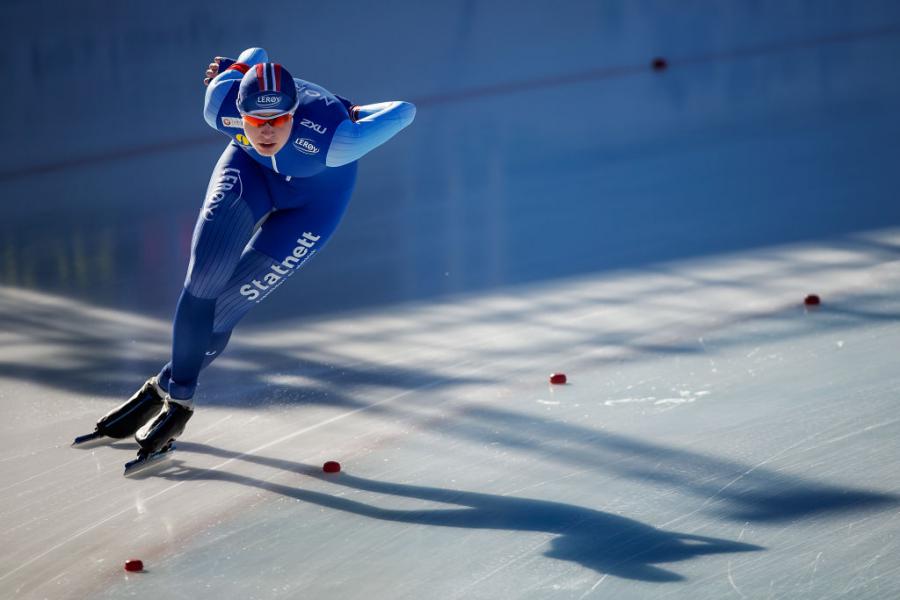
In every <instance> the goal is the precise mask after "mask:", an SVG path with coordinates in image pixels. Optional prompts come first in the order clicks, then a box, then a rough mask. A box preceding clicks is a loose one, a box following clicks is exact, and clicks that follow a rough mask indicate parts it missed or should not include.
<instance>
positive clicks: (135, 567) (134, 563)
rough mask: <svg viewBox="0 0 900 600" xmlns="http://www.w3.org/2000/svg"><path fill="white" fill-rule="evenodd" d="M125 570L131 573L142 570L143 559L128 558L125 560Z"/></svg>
mask: <svg viewBox="0 0 900 600" xmlns="http://www.w3.org/2000/svg"><path fill="white" fill-rule="evenodd" d="M125 570H126V571H130V572H132V573H140V572H141V571H143V570H144V561H142V560H138V559H137V558H129V559H128V560H126V561H125Z"/></svg>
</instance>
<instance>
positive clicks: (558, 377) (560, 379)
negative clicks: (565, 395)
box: [550, 373, 566, 385]
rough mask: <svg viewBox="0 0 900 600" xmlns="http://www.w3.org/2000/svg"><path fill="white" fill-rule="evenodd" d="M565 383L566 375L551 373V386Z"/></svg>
mask: <svg viewBox="0 0 900 600" xmlns="http://www.w3.org/2000/svg"><path fill="white" fill-rule="evenodd" d="M565 382H566V374H565V373H553V374H552V375H550V383H552V384H553V385H562V384H564V383H565Z"/></svg>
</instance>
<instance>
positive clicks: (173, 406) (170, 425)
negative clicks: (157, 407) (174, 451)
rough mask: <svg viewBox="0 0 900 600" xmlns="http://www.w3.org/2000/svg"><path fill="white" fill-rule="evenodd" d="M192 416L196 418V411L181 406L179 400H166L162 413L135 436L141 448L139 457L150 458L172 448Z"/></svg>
mask: <svg viewBox="0 0 900 600" xmlns="http://www.w3.org/2000/svg"><path fill="white" fill-rule="evenodd" d="M192 416H194V411H193V410H192V409H191V408H189V407H187V406H185V405H184V404H180V403H179V402H178V401H177V400H172V399H171V398H166V403H165V406H164V407H163V409H162V412H160V413H159V414H158V415H156V418H155V419H153V420H152V421H150V422H149V423H147V424H146V425H144V426H143V427H141V428H140V429H139V430H138V432H137V433H135V434H134V439H135V440H136V441H137V443H138V444H140V446H141V449H140V450H139V451H138V457H139V458H140V457H142V456H149V455H151V454H155V453H158V452H161V451H166V450H168V449H169V448H171V446H172V442H174V441H175V438H177V437H178V436H179V435H181V432H183V431H184V426H185V425H187V422H188V420H189V419H190V418H191V417H192Z"/></svg>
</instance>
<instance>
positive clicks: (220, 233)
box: [162, 147, 271, 403]
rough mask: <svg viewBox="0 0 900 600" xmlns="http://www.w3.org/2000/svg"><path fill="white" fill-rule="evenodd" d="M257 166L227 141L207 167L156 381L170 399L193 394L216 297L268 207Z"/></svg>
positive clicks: (207, 343)
mask: <svg viewBox="0 0 900 600" xmlns="http://www.w3.org/2000/svg"><path fill="white" fill-rule="evenodd" d="M259 169H260V167H259V166H258V165H256V164H255V163H253V161H252V159H250V158H249V157H247V156H246V155H245V154H244V152H242V151H241V150H240V149H238V148H235V147H229V149H228V150H226V151H225V153H224V154H223V156H222V159H221V160H220V161H219V164H218V165H216V169H215V171H214V172H213V175H212V178H211V180H210V185H209V188H208V190H207V196H206V201H205V202H204V204H203V208H202V210H201V211H200V215H199V217H198V218H197V224H196V227H195V228H194V237H193V241H192V244H191V261H190V265H189V266H188V273H187V277H186V279H185V284H184V290H183V291H182V293H181V297H180V298H179V300H178V306H177V308H176V311H175V319H174V326H173V340H172V360H171V363H170V365H171V366H170V368H169V369H166V371H168V375H169V377H168V381H164V382H163V384H162V385H163V387H164V388H165V389H167V390H168V392H169V395H170V396H171V398H172V399H175V400H181V401H184V402H185V403H189V401H190V399H191V398H192V397H193V394H194V389H195V388H196V386H197V376H198V375H199V373H200V369H201V368H202V367H203V364H204V361H205V359H206V353H207V352H208V351H209V348H210V346H211V345H212V344H213V343H214V342H215V341H216V340H215V339H214V336H213V322H214V318H215V311H216V298H217V297H218V296H219V295H220V294H221V293H222V291H223V290H224V289H225V286H226V285H227V284H228V281H229V280H230V279H231V277H232V275H233V274H234V271H235V268H236V267H237V265H238V262H239V260H240V257H241V254H242V252H243V251H244V248H245V247H246V245H247V243H248V241H249V240H250V239H251V237H252V235H253V231H254V230H255V228H256V223H257V221H258V220H259V219H260V218H261V217H262V216H263V215H265V214H266V211H267V210H268V209H270V208H271V201H270V199H269V197H268V190H267V187H266V185H265V182H264V181H263V179H262V177H261V175H260V173H259ZM225 341H226V342H227V340H225Z"/></svg>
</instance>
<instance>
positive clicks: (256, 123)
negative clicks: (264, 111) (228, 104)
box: [241, 113, 294, 127]
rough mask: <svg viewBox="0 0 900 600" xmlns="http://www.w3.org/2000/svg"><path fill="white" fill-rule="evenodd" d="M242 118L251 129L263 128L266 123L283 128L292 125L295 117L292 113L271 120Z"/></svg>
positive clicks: (246, 116) (244, 116) (245, 116)
mask: <svg viewBox="0 0 900 600" xmlns="http://www.w3.org/2000/svg"><path fill="white" fill-rule="evenodd" d="M241 117H242V118H243V119H244V123H246V124H247V125H250V126H251V127H262V126H263V125H265V124H266V123H268V124H269V125H271V126H272V127H281V126H282V125H285V124H286V123H290V122H291V119H292V118H294V115H292V114H291V113H284V114H283V115H278V116H277V117H269V118H260V117H251V116H250V115H241Z"/></svg>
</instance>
